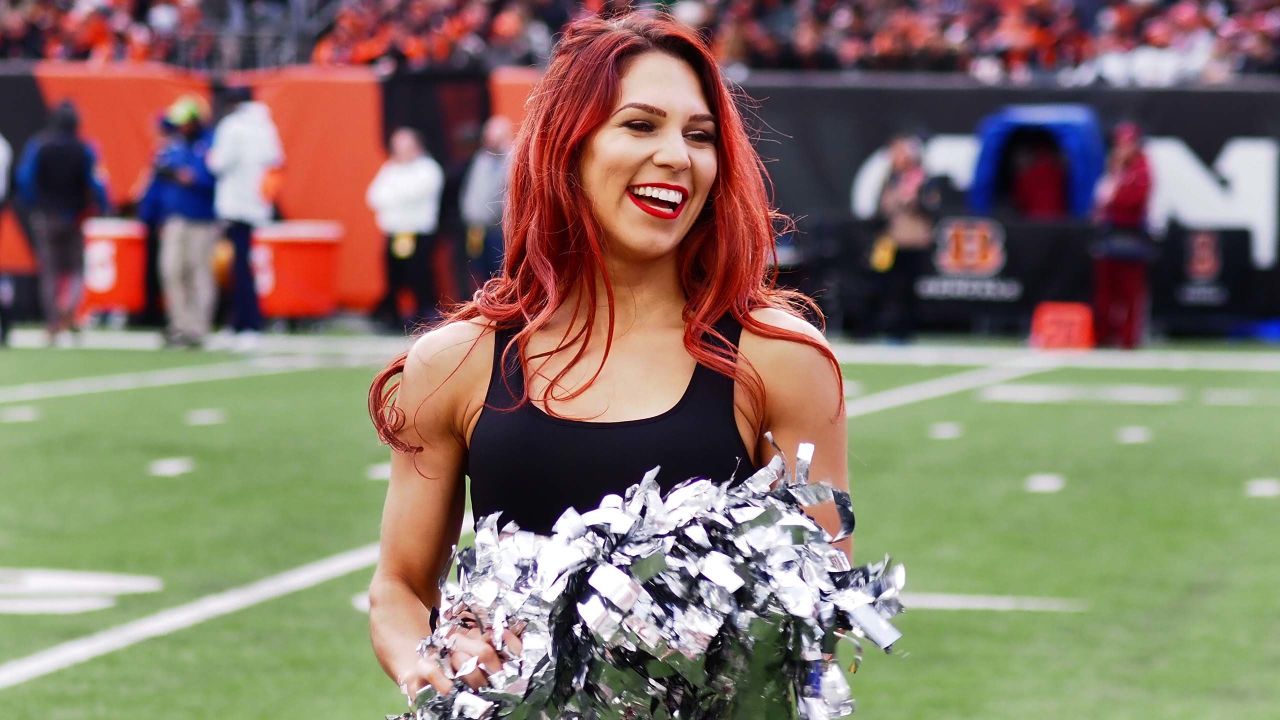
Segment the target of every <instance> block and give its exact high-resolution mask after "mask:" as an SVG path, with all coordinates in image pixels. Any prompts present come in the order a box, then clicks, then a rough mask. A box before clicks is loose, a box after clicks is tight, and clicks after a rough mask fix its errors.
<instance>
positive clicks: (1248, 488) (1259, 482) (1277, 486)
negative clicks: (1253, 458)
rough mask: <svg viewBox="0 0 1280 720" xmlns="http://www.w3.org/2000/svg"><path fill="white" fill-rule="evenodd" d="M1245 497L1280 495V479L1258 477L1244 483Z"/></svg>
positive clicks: (1272, 496) (1274, 496)
mask: <svg viewBox="0 0 1280 720" xmlns="http://www.w3.org/2000/svg"><path fill="white" fill-rule="evenodd" d="M1244 494H1245V497H1251V498H1276V497H1280V479H1276V478H1258V479H1256V480H1250V481H1249V482H1247V483H1245V484H1244Z"/></svg>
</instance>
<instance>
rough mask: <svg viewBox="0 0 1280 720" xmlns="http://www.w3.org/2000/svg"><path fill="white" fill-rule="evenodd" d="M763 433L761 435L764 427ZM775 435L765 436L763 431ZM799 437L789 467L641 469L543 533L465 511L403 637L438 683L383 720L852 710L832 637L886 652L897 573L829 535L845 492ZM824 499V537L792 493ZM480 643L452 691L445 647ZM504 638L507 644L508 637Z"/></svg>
mask: <svg viewBox="0 0 1280 720" xmlns="http://www.w3.org/2000/svg"><path fill="white" fill-rule="evenodd" d="M769 442H771V443H772V442H773V438H772V437H771V436H769ZM775 447H776V445H775ZM812 458H813V446H812V445H810V444H807V443H806V444H803V445H801V446H800V448H799V450H798V452H797V453H796V463H795V472H794V473H793V474H791V475H790V476H788V473H787V463H786V460H785V458H784V457H783V456H782V454H781V452H779V453H778V455H776V456H775V457H774V458H773V459H772V460H771V461H770V462H769V464H768V465H767V466H765V467H764V468H762V469H761V470H760V471H758V472H757V473H755V474H754V475H752V476H751V477H750V478H747V479H746V480H744V481H742V482H740V483H738V484H736V485H732V484H729V483H716V482H713V481H711V480H708V479H694V480H690V481H688V482H685V483H681V484H680V485H678V486H676V487H675V488H672V489H671V490H670V491H669V492H667V493H665V494H664V493H662V492H661V490H660V488H659V486H658V484H657V469H656V468H655V469H654V470H653V471H651V472H649V473H648V474H646V475H645V477H644V478H643V479H642V480H641V481H640V482H639V483H638V484H636V485H634V486H632V487H631V488H629V489H628V490H627V492H626V493H625V495H624V496H621V497H619V496H617V495H610V496H607V497H606V498H604V499H603V500H602V501H601V503H600V506H599V507H597V508H590V509H587V510H586V511H584V512H581V513H579V512H577V511H575V510H573V509H569V510H566V511H565V512H564V514H563V515H562V516H561V517H560V518H559V520H558V521H557V522H556V523H555V526H554V528H553V534H552V535H551V536H549V537H543V536H537V535H533V534H531V533H528V532H525V531H522V530H520V529H519V528H518V527H516V526H515V525H514V524H512V523H506V524H504V525H501V526H500V525H499V522H500V518H499V517H498V516H497V515H492V516H489V517H485V518H482V519H481V520H480V521H479V522H477V523H476V536H475V545H474V547H472V548H470V549H468V550H465V551H462V552H460V553H457V563H458V581H457V582H456V583H448V582H443V583H442V585H441V598H442V601H441V602H442V607H441V608H440V614H439V622H438V624H437V626H436V628H435V630H434V631H433V633H432V634H431V635H430V636H429V637H427V638H425V639H424V640H423V641H422V643H421V644H420V646H419V649H418V652H419V654H420V655H422V656H424V657H431V658H434V659H436V660H437V661H438V662H439V663H440V665H441V667H442V668H444V669H445V672H446V675H447V676H448V677H450V678H451V679H453V681H454V683H455V685H454V688H453V689H452V690H451V691H450V692H448V693H443V694H442V693H439V692H437V691H436V690H435V689H434V688H430V687H429V688H427V689H425V690H423V691H422V693H420V694H419V695H418V697H417V699H416V701H415V702H414V706H413V710H412V712H410V713H406V714H404V715H401V716H388V718H389V720H390V719H391V718H399V719H400V720H445V719H446V718H447V719H450V720H452V719H454V718H468V719H471V720H496V719H498V718H502V719H504V720H712V719H715V720H777V719H779V718H803V719H804V720H828V719H830V718H839V717H845V716H847V715H849V714H850V713H851V712H853V707H854V704H853V697H852V692H851V690H850V688H849V684H848V681H847V680H846V678H845V675H844V671H843V670H842V669H841V668H840V667H838V666H837V665H836V664H835V663H834V662H833V660H832V658H833V657H834V655H835V653H836V646H837V644H838V643H839V642H848V643H852V644H853V646H854V648H855V655H856V657H857V659H856V660H855V665H856V663H857V662H859V661H860V660H861V657H862V646H861V644H860V640H863V639H866V640H869V641H870V642H872V643H874V644H875V645H877V646H878V647H880V648H882V649H884V650H886V651H887V650H888V649H889V648H890V647H891V646H892V645H893V644H894V643H895V642H897V641H898V639H899V638H900V637H901V633H899V632H898V631H897V629H896V628H894V627H893V625H892V624H891V623H890V622H889V619H890V618H892V617H893V616H894V615H895V614H897V613H898V612H901V610H902V604H901V601H900V597H899V596H900V591H901V588H902V586H903V584H904V583H905V582H906V575H905V572H904V571H903V570H902V568H901V566H900V565H893V564H892V563H890V561H889V560H888V558H885V560H884V561H882V562H879V563H875V564H872V565H866V566H862V567H852V566H851V564H850V562H849V559H848V557H847V556H845V555H844V554H843V553H842V552H841V551H839V550H838V549H836V548H834V547H832V546H831V544H830V543H832V542H834V541H836V540H839V539H843V538H845V537H848V536H849V534H850V533H852V532H853V527H854V515H853V510H852V506H851V504H850V501H849V496H848V494H847V493H844V492H841V491H839V490H835V489H834V488H831V487H827V486H824V485H815V484H810V483H809V478H808V475H809V467H810V463H811V461H812ZM824 504H834V505H835V507H836V509H837V514H838V516H839V517H840V520H841V530H840V532H839V533H837V534H836V535H835V536H831V535H828V533H827V532H825V531H824V530H823V529H822V528H821V527H820V526H819V525H818V524H817V523H815V522H814V521H813V520H812V519H811V518H809V516H808V515H806V514H805V511H804V508H806V507H812V506H816V505H824ZM459 633H468V634H477V633H478V635H479V637H482V638H484V639H485V640H487V641H488V642H489V643H490V644H491V645H492V646H493V648H494V649H495V650H496V651H497V654H498V657H499V658H500V660H501V662H502V667H501V669H499V670H496V671H493V672H489V668H483V670H484V671H485V673H487V677H488V682H489V684H488V686H487V687H482V688H480V689H478V690H473V689H471V688H469V687H468V686H467V685H466V684H465V683H464V682H463V680H462V679H463V678H464V677H467V676H471V677H475V675H474V673H475V671H476V670H477V669H480V668H479V666H478V664H477V661H476V660H475V659H473V658H471V659H467V661H466V662H465V663H463V664H462V665H460V666H459V667H458V669H457V671H456V672H454V671H452V664H451V662H450V653H451V647H452V645H453V642H454V638H455V637H456V636H457V635H458V634H459ZM513 636H514V637H518V638H519V641H518V642H517V641H515V640H514V639H512V637H513Z"/></svg>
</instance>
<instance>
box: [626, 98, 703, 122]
mask: <svg viewBox="0 0 1280 720" xmlns="http://www.w3.org/2000/svg"><path fill="white" fill-rule="evenodd" d="M627 108H635V109H636V110H642V111H644V112H647V113H649V114H650V115H657V116H658V117H661V118H664V117H666V116H667V111H666V110H663V109H662V108H660V107H654V106H653V105H648V104H645V103H638V102H631V103H627V104H626V105H623V106H622V107H620V108H618V109H617V110H614V111H613V114H614V115H617V114H618V113H620V112H622V111H623V110H626V109H627ZM689 119H690V120H692V121H695V122H711V123H714V122H715V121H716V117H715V116H714V115H710V114H708V113H698V114H696V115H690V116H689Z"/></svg>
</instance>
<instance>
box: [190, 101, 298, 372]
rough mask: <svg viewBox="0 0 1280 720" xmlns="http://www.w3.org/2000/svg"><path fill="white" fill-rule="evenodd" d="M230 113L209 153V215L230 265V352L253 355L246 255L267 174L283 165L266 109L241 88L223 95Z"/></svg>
mask: <svg viewBox="0 0 1280 720" xmlns="http://www.w3.org/2000/svg"><path fill="white" fill-rule="evenodd" d="M225 97H226V99H227V101H228V102H229V103H230V104H231V106H232V109H231V111H230V112H229V113H227V115H226V116H225V117H223V118H222V120H221V121H220V122H219V123H218V127H217V129H216V130H214V134H213V147H212V148H210V149H209V158H208V160H209V169H210V170H212V171H213V174H214V175H216V176H217V177H218V184H217V189H216V190H215V192H214V209H215V210H216V211H217V213H218V219H220V220H222V221H224V222H225V223H226V233H227V239H228V240H230V241H231V244H232V246H234V248H235V256H234V258H233V259H232V286H233V288H232V295H231V329H232V330H233V331H234V332H235V333H236V340H235V344H234V348H235V349H236V350H238V351H241V352H249V351H252V350H254V349H255V348H256V347H257V345H258V342H259V333H260V332H261V330H262V311H261V309H260V308H259V305H258V291H257V285H256V283H255V282H254V277H253V268H252V265H250V262H249V252H250V249H251V246H252V240H253V228H254V227H256V226H258V225H265V224H267V223H268V222H270V220H271V203H270V202H269V201H268V200H267V198H266V196H265V195H264V193H263V180H264V179H265V178H266V176H267V174H268V172H269V171H271V170H273V169H275V168H278V167H280V166H281V165H283V164H284V151H283V150H282V148H281V145H280V135H279V133H277V132H276V126H275V123H274V122H273V121H272V119H271V111H270V110H269V109H268V108H267V106H266V105H264V104H262V103H260V102H254V100H253V94H252V92H251V91H250V90H249V88H247V87H233V88H229V89H228V90H227V91H226V96H225Z"/></svg>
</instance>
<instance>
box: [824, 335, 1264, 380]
mask: <svg viewBox="0 0 1280 720" xmlns="http://www.w3.org/2000/svg"><path fill="white" fill-rule="evenodd" d="M831 349H832V350H833V351H834V352H835V354H836V359H837V360H839V361H840V362H841V363H843V364H848V365H924V366H930V365H937V366H946V365H970V366H972V365H995V364H997V363H1002V362H1008V361H1010V360H1015V359H1017V358H1022V357H1026V356H1027V355H1028V351H1027V349H1026V348H1013V347H1007V348H991V347H985V348H984V347H975V346H972V345H967V346H966V345H908V346H906V347H900V346H889V345H879V346H874V345H855V344H852V343H849V342H845V341H841V340H837V341H834V342H832V344H831ZM1031 356H1032V357H1035V358H1038V359H1041V360H1044V361H1045V362H1048V363H1050V364H1053V365H1056V366H1059V367H1064V368H1087V369H1094V370H1212V371H1239V372H1266V373H1273V372H1280V352H1273V351H1269V350H1259V351H1256V352H1255V351H1241V352H1222V351H1213V350H1092V351H1079V350H1061V351H1044V350H1040V351H1034V352H1032V353H1031Z"/></svg>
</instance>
